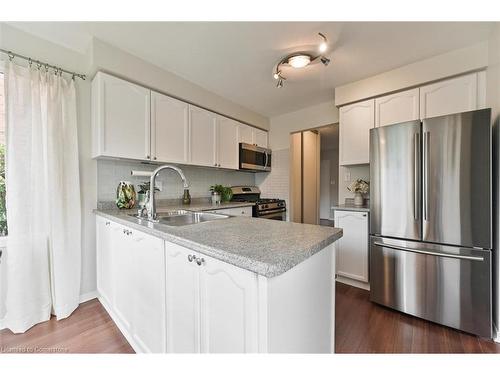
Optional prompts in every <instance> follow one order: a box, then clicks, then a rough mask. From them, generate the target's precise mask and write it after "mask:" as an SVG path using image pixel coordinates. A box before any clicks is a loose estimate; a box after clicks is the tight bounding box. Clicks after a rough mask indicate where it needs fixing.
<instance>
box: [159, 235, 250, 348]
mask: <svg viewBox="0 0 500 375" xmlns="http://www.w3.org/2000/svg"><path fill="white" fill-rule="evenodd" d="M166 253H167V294H166V300H167V316H166V318H167V351H168V352H169V353H199V352H202V353H231V352H235V353H248V352H257V349H258V347H257V317H258V316H257V314H258V309H257V308H258V301H257V287H258V285H257V275H256V274H254V273H252V272H248V271H245V270H242V269H241V268H238V267H234V266H232V265H230V264H227V263H224V262H221V261H219V260H216V259H213V258H211V257H207V256H205V255H202V254H200V253H198V252H195V251H192V250H189V249H186V248H184V247H182V246H179V245H176V244H173V243H170V242H167V243H166Z"/></svg>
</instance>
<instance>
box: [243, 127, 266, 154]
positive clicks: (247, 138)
mask: <svg viewBox="0 0 500 375" xmlns="http://www.w3.org/2000/svg"><path fill="white" fill-rule="evenodd" d="M267 138H268V133H267V131H265V130H261V129H257V128H254V127H253V126H249V125H245V124H240V135H239V141H240V142H242V143H249V144H251V145H256V146H259V147H264V148H267V147H268V139H267Z"/></svg>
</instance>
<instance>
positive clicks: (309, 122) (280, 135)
mask: <svg viewBox="0 0 500 375" xmlns="http://www.w3.org/2000/svg"><path fill="white" fill-rule="evenodd" d="M338 121H339V111H338V109H337V107H335V105H334V104H333V100H332V101H329V102H326V103H321V104H317V105H314V106H311V107H307V108H303V109H301V110H298V111H294V112H290V113H286V114H284V115H280V116H275V117H271V119H270V124H271V126H270V130H269V144H270V146H271V148H272V149H273V150H283V149H285V148H286V149H288V148H290V138H289V136H290V133H293V132H296V131H299V130H306V129H311V128H317V127H320V126H323V125H329V124H333V123H336V122H338Z"/></svg>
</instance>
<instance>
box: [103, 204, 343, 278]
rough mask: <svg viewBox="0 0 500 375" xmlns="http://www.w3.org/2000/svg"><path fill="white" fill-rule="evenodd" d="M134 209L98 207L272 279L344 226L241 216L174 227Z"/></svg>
mask: <svg viewBox="0 0 500 375" xmlns="http://www.w3.org/2000/svg"><path fill="white" fill-rule="evenodd" d="M229 205H231V203H229ZM247 205H248V204H247ZM231 207H235V206H231ZM238 207H239V206H238ZM163 208H164V207H163ZM182 208H184V209H185V208H186V206H183V207H182ZM221 208H230V207H229V206H224V207H222V206H221ZM191 209H193V207H191ZM207 209H212V210H213V207H210V208H207ZM135 211H136V210H118V209H113V210H102V209H97V210H94V212H95V213H96V214H97V215H100V216H103V217H105V218H108V219H110V220H113V221H115V222H117V223H119V224H122V225H127V226H129V227H130V228H133V229H137V230H139V231H143V232H145V233H148V234H151V235H153V236H156V237H159V238H162V239H164V240H166V241H169V242H173V243H176V244H178V245H181V246H184V247H187V248H189V249H192V250H194V251H198V252H200V253H202V254H205V255H207V256H211V257H213V258H216V259H219V260H222V261H224V262H226V263H230V264H233V265H235V266H237V267H240V268H244V269H246V270H249V271H252V272H255V273H257V274H259V275H262V276H265V277H268V278H270V277H275V276H278V275H280V274H282V273H284V272H286V271H288V270H289V269H291V268H292V267H295V266H296V265H297V264H299V263H301V262H303V261H304V260H306V259H307V258H309V257H311V256H312V255H314V254H315V253H317V252H318V251H320V250H322V249H323V248H325V247H326V246H328V245H330V244H331V243H333V242H335V241H336V240H338V239H339V238H340V237H342V229H340V228H332V227H322V226H319V225H310V224H298V223H291V222H285V221H275V220H269V219H261V218H253V217H243V216H234V217H230V218H228V219H223V220H214V221H209V222H204V223H198V224H193V225H185V226H180V227H173V226H167V225H164V224H159V223H151V222H148V221H147V220H140V219H137V218H134V217H131V216H129V214H130V213H135Z"/></svg>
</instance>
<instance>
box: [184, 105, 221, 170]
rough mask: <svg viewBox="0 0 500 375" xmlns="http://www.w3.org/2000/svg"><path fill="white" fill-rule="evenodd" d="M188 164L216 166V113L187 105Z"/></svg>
mask: <svg viewBox="0 0 500 375" xmlns="http://www.w3.org/2000/svg"><path fill="white" fill-rule="evenodd" d="M189 126H190V129H189V134H190V137H189V138H190V142H189V149H190V154H191V158H190V160H189V162H190V164H195V165H203V166H208V167H216V166H217V159H216V145H217V143H216V142H217V139H216V126H217V115H216V114H215V113H213V112H210V111H207V110H205V109H202V108H199V107H195V106H194V105H189Z"/></svg>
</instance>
